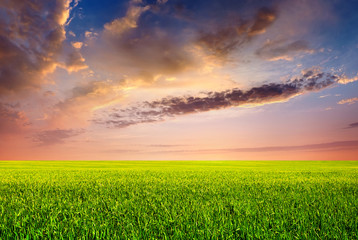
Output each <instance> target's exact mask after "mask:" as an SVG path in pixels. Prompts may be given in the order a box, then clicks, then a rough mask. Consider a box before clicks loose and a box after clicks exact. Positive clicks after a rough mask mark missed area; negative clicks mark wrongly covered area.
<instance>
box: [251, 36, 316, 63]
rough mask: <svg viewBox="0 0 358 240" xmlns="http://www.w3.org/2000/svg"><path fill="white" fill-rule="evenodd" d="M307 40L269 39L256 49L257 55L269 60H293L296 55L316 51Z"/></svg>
mask: <svg viewBox="0 0 358 240" xmlns="http://www.w3.org/2000/svg"><path fill="white" fill-rule="evenodd" d="M314 52H315V51H314V50H313V49H311V48H310V47H309V45H308V43H307V42H306V41H303V40H298V41H294V42H289V43H287V42H286V41H282V40H280V41H268V42H267V43H266V44H265V45H264V46H263V47H261V48H260V49H258V50H257V51H256V54H257V56H259V57H261V58H263V59H266V60H269V61H277V60H287V61H290V60H292V59H293V58H294V57H295V56H298V55H299V54H304V53H306V54H307V53H310V54H312V53H314Z"/></svg>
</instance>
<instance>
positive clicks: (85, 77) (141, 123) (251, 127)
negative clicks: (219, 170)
mask: <svg viewBox="0 0 358 240" xmlns="http://www.w3.org/2000/svg"><path fill="white" fill-rule="evenodd" d="M357 9H358V2H357V1H355V0H332V1H324V0H313V1H312V0H292V1H283V0H272V1H268V0H267V1H264V0H261V1H260V0H195V1H193V0H129V1H127V0H123V1H120V0H119V1H114V0H103V1H97V0H72V1H71V0H26V1H24V0H5V1H1V2H0V159H15V160H31V159H32V160H36V159H38V160H43V159H49V160H57V159H58V160H61V159H63V160H68V159H73V160H115V159H118V160H122V159H123V160H125V159H128V160H133V159H138V160H163V159H168V160H171V159H173V160H196V159H204V160H214V159H218V160H223V159H237V160H245V159H246V160H251V159H255V160H267V159H272V160H281V159H282V160H283V159H286V160H291V159H292V160H294V159H296V160H344V159H350V160H357V156H358V58H357V55H358V15H357V13H356V11H357Z"/></svg>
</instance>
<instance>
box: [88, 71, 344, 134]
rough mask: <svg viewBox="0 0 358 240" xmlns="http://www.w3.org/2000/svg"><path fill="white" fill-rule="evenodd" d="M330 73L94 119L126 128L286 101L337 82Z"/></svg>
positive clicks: (181, 99)
mask: <svg viewBox="0 0 358 240" xmlns="http://www.w3.org/2000/svg"><path fill="white" fill-rule="evenodd" d="M337 79H338V77H337V76H335V75H331V74H329V73H322V72H316V73H315V72H313V71H308V72H306V73H305V74H304V75H303V76H302V77H301V78H296V79H293V80H289V81H287V82H284V83H270V84H264V85H262V86H260V87H254V88H251V89H249V90H247V91H242V90H240V89H237V88H234V89H230V90H226V91H222V92H207V93H203V94H202V95H203V96H197V97H196V96H184V97H166V98H163V99H161V100H158V101H152V102H144V103H142V104H139V105H138V106H134V107H132V108H127V109H121V110H119V111H117V112H113V113H110V114H109V119H96V120H94V122H96V123H100V124H105V125H107V126H108V127H116V128H123V127H128V126H130V125H135V124H139V123H149V122H157V121H162V120H164V119H166V118H168V117H176V116H180V115H185V114H193V113H200V112H207V111H211V110H220V109H225V108H229V107H239V106H243V105H248V104H249V105H261V104H268V103H273V102H281V101H287V100H288V99H290V98H292V97H295V96H297V95H300V94H304V93H306V92H311V91H318V90H321V89H323V88H326V87H328V86H330V85H332V84H334V83H335V82H336V81H337Z"/></svg>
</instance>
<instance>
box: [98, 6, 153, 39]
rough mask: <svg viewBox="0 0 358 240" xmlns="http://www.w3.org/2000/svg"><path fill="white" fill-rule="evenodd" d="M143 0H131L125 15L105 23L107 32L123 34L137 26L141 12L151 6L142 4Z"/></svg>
mask: <svg viewBox="0 0 358 240" xmlns="http://www.w3.org/2000/svg"><path fill="white" fill-rule="evenodd" d="M141 3H142V1H137V0H131V1H130V5H129V8H128V10H127V13H126V15H125V16H124V17H122V18H118V19H115V20H113V21H112V22H110V23H107V24H106V25H104V29H105V33H107V34H113V35H117V36H118V35H122V34H123V33H124V32H126V31H128V30H129V29H132V28H136V27H137V21H138V19H139V17H140V16H141V14H142V13H143V12H145V11H147V10H149V8H150V6H148V5H147V6H140V5H139V4H141Z"/></svg>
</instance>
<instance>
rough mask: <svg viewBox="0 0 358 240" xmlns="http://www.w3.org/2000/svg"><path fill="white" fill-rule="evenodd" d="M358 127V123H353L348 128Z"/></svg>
mask: <svg viewBox="0 0 358 240" xmlns="http://www.w3.org/2000/svg"><path fill="white" fill-rule="evenodd" d="M357 127H358V122H355V123H351V124H349V125H348V127H346V128H357Z"/></svg>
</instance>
